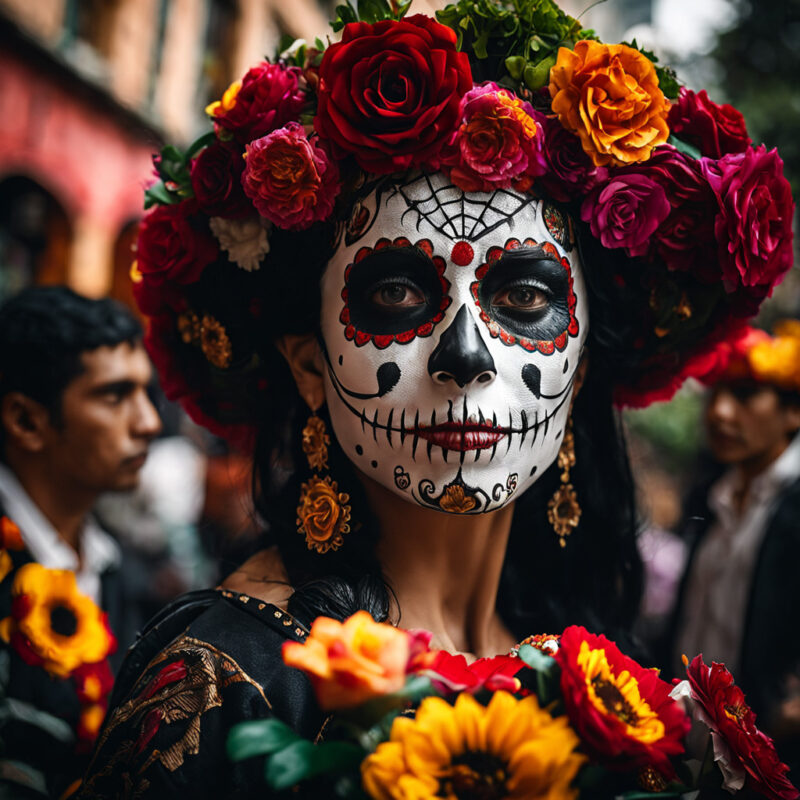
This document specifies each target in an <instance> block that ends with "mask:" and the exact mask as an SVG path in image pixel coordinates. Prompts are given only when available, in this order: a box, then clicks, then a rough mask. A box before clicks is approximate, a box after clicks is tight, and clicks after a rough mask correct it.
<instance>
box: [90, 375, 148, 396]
mask: <svg viewBox="0 0 800 800" xmlns="http://www.w3.org/2000/svg"><path fill="white" fill-rule="evenodd" d="M138 385H139V384H138V382H137V381H133V380H131V379H130V378H123V379H121V380H118V381H108V382H106V383H101V384H99V385H97V386H93V387H92V389H91V394H93V395H103V394H121V395H126V394H131V393H132V392H134V391H135V390H136V388H137V386H138Z"/></svg>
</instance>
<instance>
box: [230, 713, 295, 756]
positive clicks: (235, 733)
mask: <svg viewBox="0 0 800 800" xmlns="http://www.w3.org/2000/svg"><path fill="white" fill-rule="evenodd" d="M299 739H300V737H299V736H298V735H297V734H296V733H295V732H294V731H293V730H292V729H291V728H290V727H289V726H288V725H286V724H285V723H283V722H281V721H280V720H279V719H274V718H270V719H256V720H248V721H247V722H240V723H239V724H238V725H234V727H233V728H231V732H230V733H229V734H228V740H227V742H226V743H225V749H226V751H227V753H228V758H230V759H231V761H243V760H244V759H247V758H253V757H255V756H265V755H271V754H272V753H276V752H278V751H279V750H283V749H284V748H285V747H288V746H289V745H290V744H293V743H294V742H296V741H299Z"/></svg>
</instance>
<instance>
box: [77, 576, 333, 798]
mask: <svg viewBox="0 0 800 800" xmlns="http://www.w3.org/2000/svg"><path fill="white" fill-rule="evenodd" d="M306 635H307V630H306V628H305V626H304V625H303V624H302V623H301V622H299V621H298V620H296V619H294V618H293V617H292V616H291V615H289V614H288V613H287V612H286V611H284V610H283V609H280V608H278V607H277V606H275V605H273V604H270V603H267V602H265V601H263V600H260V599H259V598H256V597H252V596H250V595H247V594H244V593H235V592H232V591H230V590H228V589H220V590H216V591H208V592H203V593H200V594H198V593H193V594H192V595H189V596H186V597H184V598H182V599H181V600H179V601H178V602H177V603H175V604H173V605H172V606H171V607H169V608H168V609H166V610H165V611H164V612H162V614H160V615H159V616H158V617H157V618H156V619H155V620H154V621H153V622H151V623H150V624H149V625H148V626H147V628H146V629H145V631H144V632H143V634H142V636H141V637H140V638H139V640H138V642H137V644H136V645H135V646H134V647H133V648H132V649H131V651H130V653H129V654H128V656H127V658H126V661H125V663H124V664H123V667H122V670H121V674H120V684H119V686H118V688H117V689H115V693H114V699H113V702H112V707H111V709H110V710H109V714H108V717H107V720H106V724H105V727H104V729H103V731H102V732H101V734H100V738H99V740H98V743H97V747H96V751H95V755H94V758H93V762H92V765H91V766H90V769H89V771H88V773H87V778H86V782H85V784H84V786H83V788H82V793H81V795H80V796H81V797H104V796H116V794H115V793H116V792H118V791H119V790H120V789H121V787H122V786H123V785H126V786H136V787H138V791H140V792H141V793H142V794H144V795H150V796H160V794H159V793H163V792H164V791H166V790H167V789H169V790H175V789H179V788H182V787H187V786H193V787H195V788H194V789H193V792H194V794H195V796H197V791H196V787H198V786H202V787H203V792H202V793H201V796H209V797H210V796H212V795H213V794H214V793H215V792H216V796H228V795H229V793H230V790H231V789H232V787H234V786H240V787H242V789H243V790H244V787H246V786H248V785H254V784H252V783H251V780H252V776H246V775H244V774H243V773H241V772H238V771H237V768H234V767H233V766H232V765H231V764H229V763H228V762H227V760H226V756H225V740H226V738H227V735H228V732H229V731H230V729H231V727H232V726H233V725H235V724H236V723H238V722H242V721H244V720H247V719H257V718H264V717H270V716H276V717H278V718H279V719H281V720H283V721H284V722H286V723H287V724H289V725H290V726H291V727H293V728H295V729H296V730H298V731H299V732H301V733H303V734H304V735H311V736H314V735H316V733H317V732H318V731H319V730H320V728H321V727H322V725H323V722H324V718H323V715H322V713H321V712H320V710H319V708H318V707H317V705H316V703H315V702H314V699H313V693H312V692H311V689H310V686H309V684H308V682H307V680H306V678H305V676H304V675H302V674H301V673H300V672H299V671H297V670H292V669H290V668H288V667H287V666H286V665H285V664H284V663H283V661H282V659H281V648H282V645H283V643H284V642H286V641H303V640H304V639H305V637H306ZM140 665H143V666H141V668H140ZM134 674H135V677H134ZM255 785H260V784H258V783H256V784H255Z"/></svg>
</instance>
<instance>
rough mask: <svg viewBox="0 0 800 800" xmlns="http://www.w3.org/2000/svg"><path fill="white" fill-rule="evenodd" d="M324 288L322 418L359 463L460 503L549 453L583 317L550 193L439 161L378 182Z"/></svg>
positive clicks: (482, 495)
mask: <svg viewBox="0 0 800 800" xmlns="http://www.w3.org/2000/svg"><path fill="white" fill-rule="evenodd" d="M322 298H323V301H322V338H323V341H324V345H325V351H326V353H325V356H326V360H327V371H326V375H325V393H326V398H327V402H328V407H329V411H330V415H331V421H332V424H333V428H334V432H335V434H336V437H337V439H338V440H339V443H340V444H341V446H342V448H343V449H344V451H345V453H347V455H348V457H349V458H350V459H351V460H352V461H353V463H354V464H355V465H356V466H357V467H358V468H359V469H360V470H361V471H362V472H364V473H365V474H367V475H369V476H370V477H372V478H373V479H375V480H377V481H378V482H379V483H381V484H383V485H384V486H386V487H388V488H389V489H391V490H392V491H394V492H395V493H397V494H399V495H401V496H403V497H404V498H406V499H408V500H409V501H411V502H415V503H418V504H419V505H422V506H425V507H429V508H434V509H437V510H439V511H445V512H450V513H462V514H463V513H468V514H474V513H481V512H485V511H492V510H494V509H497V508H500V507H501V506H503V505H504V504H506V503H507V502H509V501H510V500H511V499H512V498H513V497H514V496H515V495H516V494H518V493H520V492H522V491H524V490H525V489H526V488H527V487H528V486H529V485H530V484H531V483H533V481H535V480H536V478H537V477H538V475H540V474H541V473H542V472H544V470H545V469H546V468H547V467H548V466H549V465H550V464H551V463H552V462H553V460H554V459H555V457H556V455H557V453H558V449H559V446H560V444H561V439H562V437H563V433H564V428H565V425H566V420H567V415H568V413H569V406H570V399H571V397H572V392H573V386H574V381H575V374H576V370H577V368H578V364H579V362H580V358H581V351H582V348H583V343H584V341H585V338H586V333H587V328H588V322H589V321H588V315H587V308H586V289H585V286H584V282H583V274H582V268H581V264H580V260H579V257H578V251H577V248H576V247H575V244H574V241H573V239H572V234H571V226H570V223H569V220H568V219H567V218H566V217H564V216H563V215H562V214H561V212H559V211H558V210H557V209H556V208H554V207H553V206H551V205H549V204H548V203H547V202H546V201H542V200H539V199H536V198H533V197H531V196H529V195H524V194H520V193H517V192H514V191H509V190H498V191H495V192H493V193H465V192H462V191H461V190H460V189H458V188H456V187H455V186H452V185H451V184H450V183H449V182H448V181H447V179H446V178H445V177H444V176H442V175H440V174H438V173H437V174H433V175H424V174H423V175H421V176H418V177H416V178H414V179H412V180H411V181H410V182H409V183H406V184H402V185H401V184H397V185H394V186H389V187H383V190H379V191H378V192H373V194H371V195H369V196H368V197H367V198H366V199H365V200H364V201H362V202H361V203H359V204H358V206H357V207H356V209H355V210H354V212H353V216H352V218H351V220H350V223H349V224H348V225H347V226H346V230H345V233H344V235H343V237H342V241H341V243H340V245H339V247H338V249H337V251H336V253H335V254H334V257H333V258H332V259H331V261H330V263H329V264H328V266H327V268H326V270H325V273H324V275H323V278H322Z"/></svg>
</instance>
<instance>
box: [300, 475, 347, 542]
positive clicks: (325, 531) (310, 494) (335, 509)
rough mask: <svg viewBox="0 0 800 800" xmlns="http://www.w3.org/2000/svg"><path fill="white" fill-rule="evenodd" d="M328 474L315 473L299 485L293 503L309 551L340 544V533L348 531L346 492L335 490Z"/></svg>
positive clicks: (341, 536)
mask: <svg viewBox="0 0 800 800" xmlns="http://www.w3.org/2000/svg"><path fill="white" fill-rule="evenodd" d="M338 488H339V487H338V486H337V485H336V482H335V481H332V480H331V478H330V476H329V475H328V476H326V477H325V478H318V477H317V476H316V475H314V476H312V478H311V479H310V480H309V481H308V482H307V483H304V484H303V485H302V486H301V487H300V505H299V506H297V526H298V529H299V530H300V532H301V533H304V534H305V537H306V544H307V545H308V549H309V550H316V551H317V552H318V553H327V552H328V550H336V549H338V548H339V547H341V545H342V544H343V543H344V538H343V537H344V534H345V533H348V532H349V531H350V525H349V520H350V506H349V505H347V503H348V501H349V500H350V495H348V494H345V493H343V492H340V491H338Z"/></svg>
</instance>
